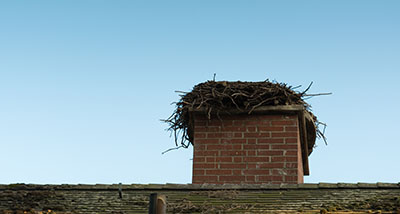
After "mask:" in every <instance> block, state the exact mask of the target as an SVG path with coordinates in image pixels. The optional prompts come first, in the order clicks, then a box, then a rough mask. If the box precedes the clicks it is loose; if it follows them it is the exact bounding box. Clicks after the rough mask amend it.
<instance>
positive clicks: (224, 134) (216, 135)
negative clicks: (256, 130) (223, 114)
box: [207, 132, 233, 138]
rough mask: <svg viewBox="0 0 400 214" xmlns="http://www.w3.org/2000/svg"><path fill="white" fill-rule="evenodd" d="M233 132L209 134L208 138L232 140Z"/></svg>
mask: <svg viewBox="0 0 400 214" xmlns="http://www.w3.org/2000/svg"><path fill="white" fill-rule="evenodd" d="M232 137H233V133H232V132H223V133H222V132H218V133H207V138H232Z"/></svg>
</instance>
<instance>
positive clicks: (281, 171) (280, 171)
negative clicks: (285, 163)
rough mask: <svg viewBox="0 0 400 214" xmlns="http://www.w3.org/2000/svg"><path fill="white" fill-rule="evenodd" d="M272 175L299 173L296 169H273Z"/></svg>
mask: <svg viewBox="0 0 400 214" xmlns="http://www.w3.org/2000/svg"><path fill="white" fill-rule="evenodd" d="M271 174H272V175H297V170H295V169H273V170H271Z"/></svg>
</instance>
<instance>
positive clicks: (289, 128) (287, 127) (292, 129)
mask: <svg viewBox="0 0 400 214" xmlns="http://www.w3.org/2000/svg"><path fill="white" fill-rule="evenodd" d="M297 131H299V129H298V128H297V127H293V126H285V132H297Z"/></svg>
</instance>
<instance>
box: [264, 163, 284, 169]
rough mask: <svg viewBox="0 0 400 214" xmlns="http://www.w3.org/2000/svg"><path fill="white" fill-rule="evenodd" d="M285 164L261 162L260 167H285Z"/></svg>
mask: <svg viewBox="0 0 400 214" xmlns="http://www.w3.org/2000/svg"><path fill="white" fill-rule="evenodd" d="M284 165H285V164H284V163H260V164H259V167H260V168H262V169H264V168H268V169H272V168H283V166H284Z"/></svg>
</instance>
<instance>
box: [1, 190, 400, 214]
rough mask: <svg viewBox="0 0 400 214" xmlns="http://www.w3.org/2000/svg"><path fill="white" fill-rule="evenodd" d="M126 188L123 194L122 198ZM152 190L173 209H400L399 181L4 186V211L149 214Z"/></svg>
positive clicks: (257, 210) (216, 210)
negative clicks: (163, 197) (165, 198)
mask: <svg viewBox="0 0 400 214" xmlns="http://www.w3.org/2000/svg"><path fill="white" fill-rule="evenodd" d="M119 192H121V196H122V198H120V197H119ZM151 193H159V194H162V195H165V196H166V197H167V209H168V213H215V212H218V211H223V212H224V213H226V212H228V213H229V212H231V213H246V212H247V213H277V212H280V213H282V212H285V213H296V212H299V211H302V212H308V213H309V212H318V213H319V212H321V211H322V212H325V211H332V212H335V211H357V212H366V211H377V210H382V211H387V212H393V211H396V210H399V209H400V183H373V184H370V183H356V184H352V183H334V184H331V183H319V184H297V185H194V184H146V185H143V184H131V185H118V184H113V185H106V184H97V185H69V184H64V185H25V184H11V185H0V210H3V211H4V210H8V211H16V210H31V211H32V212H33V211H41V210H54V211H56V212H57V214H62V213H94V212H95V213H147V212H148V203H149V202H148V201H149V195H150V194H151Z"/></svg>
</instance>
